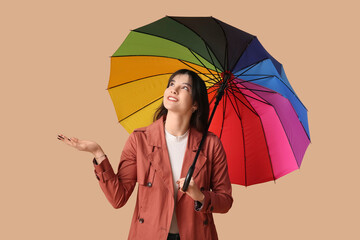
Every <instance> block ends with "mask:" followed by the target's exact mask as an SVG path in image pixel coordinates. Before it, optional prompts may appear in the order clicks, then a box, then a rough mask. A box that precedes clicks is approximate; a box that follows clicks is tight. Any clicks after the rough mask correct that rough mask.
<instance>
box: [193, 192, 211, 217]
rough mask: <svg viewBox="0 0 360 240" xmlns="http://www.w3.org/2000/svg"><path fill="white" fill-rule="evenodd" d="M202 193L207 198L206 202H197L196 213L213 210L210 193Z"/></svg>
mask: <svg viewBox="0 0 360 240" xmlns="http://www.w3.org/2000/svg"><path fill="white" fill-rule="evenodd" d="M202 193H203V194H204V196H205V198H204V202H203V203H201V202H199V201H195V211H198V212H207V211H208V210H207V209H209V208H210V209H213V208H212V206H211V196H210V193H209V191H203V192H202ZM211 211H212V210H211Z"/></svg>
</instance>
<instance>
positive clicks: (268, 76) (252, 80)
mask: <svg viewBox="0 0 360 240" xmlns="http://www.w3.org/2000/svg"><path fill="white" fill-rule="evenodd" d="M239 76H265V77H262V78H255V79H251V80H244V79H241V78H239V79H241V80H244V81H245V82H254V81H257V80H262V79H266V78H270V77H275V78H277V79H278V80H279V81H280V82H281V83H282V84H283V85H285V87H286V88H287V89H289V91H290V92H291V93H292V94H293V95H294V96H295V97H296V98H297V100H298V101H299V102H300V103H301V105H302V106H303V107H304V108H305V109H306V111H308V110H307V108H306V107H305V105H304V104H303V103H302V102H301V100H300V99H299V97H298V96H297V95H296V93H295V92H294V91H293V90H291V88H289V87H288V85H286V84H285V83H284V81H283V80H282V79H281V78H279V77H278V76H276V75H265V74H239V75H237V77H239Z"/></svg>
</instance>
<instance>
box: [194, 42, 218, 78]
mask: <svg viewBox="0 0 360 240" xmlns="http://www.w3.org/2000/svg"><path fill="white" fill-rule="evenodd" d="M188 50H189V51H190V52H191V54H192V55H193V56H194V57H195V58H196V59H197V60H198V61H199V62H200V64H201V65H202V67H203V68H206V70H207V71H208V72H209V73H210V74H211V75H213V74H212V72H211V71H210V70H209V69H208V68H207V67H206V66H205V64H204V63H202V62H201V61H200V59H199V58H198V57H197V56H196V55H195V53H194V52H193V51H192V50H191V49H190V48H188ZM215 69H216V68H215ZM213 76H214V75H213ZM214 77H215V76H214Z"/></svg>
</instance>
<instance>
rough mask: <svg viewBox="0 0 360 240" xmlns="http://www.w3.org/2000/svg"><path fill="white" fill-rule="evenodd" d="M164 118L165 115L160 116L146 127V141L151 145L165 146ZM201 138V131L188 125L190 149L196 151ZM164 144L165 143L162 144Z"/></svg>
mask: <svg viewBox="0 0 360 240" xmlns="http://www.w3.org/2000/svg"><path fill="white" fill-rule="evenodd" d="M165 120H166V115H164V116H162V117H161V118H160V119H158V120H156V121H155V122H154V123H153V124H151V125H149V126H148V127H147V128H146V131H145V132H146V136H147V142H148V144H149V145H151V146H155V147H162V146H166V142H165V126H164V121H165ZM201 138H202V133H201V132H199V131H197V130H196V129H195V128H193V127H190V130H189V138H188V139H189V140H190V142H189V143H188V146H190V148H191V150H193V151H197V149H198V147H199V144H200V141H201ZM164 144H165V145H164Z"/></svg>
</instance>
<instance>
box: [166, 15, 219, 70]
mask: <svg viewBox="0 0 360 240" xmlns="http://www.w3.org/2000/svg"><path fill="white" fill-rule="evenodd" d="M168 17H169V18H171V19H172V20H174V21H175V22H177V23H179V24H181V25H183V26H184V27H186V28H187V29H189V30H191V31H192V32H193V33H195V34H196V35H197V36H198V37H199V38H200V39H201V40H202V41H203V42H204V43H206V41H205V40H204V39H203V38H202V37H201V36H200V35H199V34H198V33H197V32H195V31H194V30H193V29H191V28H189V27H188V26H186V25H185V24H183V23H182V22H179V21H177V20H176V19H174V18H173V17H170V16H168ZM209 48H210V50H211V52H213V54H214V56H215V58H216V60H217V61H218V63H219V64H220V65H221V63H220V61H219V59H218V58H217V57H216V55H215V53H214V51H212V49H211V47H210V46H209ZM199 55H200V54H199ZM200 56H201V55H200Z"/></svg>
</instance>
